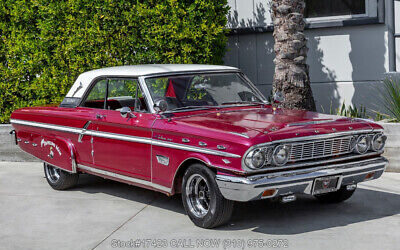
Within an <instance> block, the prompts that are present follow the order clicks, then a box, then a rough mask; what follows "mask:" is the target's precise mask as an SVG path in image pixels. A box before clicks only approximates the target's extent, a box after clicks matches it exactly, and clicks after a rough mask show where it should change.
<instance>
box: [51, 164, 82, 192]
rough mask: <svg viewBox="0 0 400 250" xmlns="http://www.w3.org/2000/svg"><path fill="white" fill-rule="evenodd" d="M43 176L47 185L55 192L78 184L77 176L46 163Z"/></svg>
mask: <svg viewBox="0 0 400 250" xmlns="http://www.w3.org/2000/svg"><path fill="white" fill-rule="evenodd" d="M44 174H45V176H46V180H47V183H49V185H50V187H52V188H53V189H55V190H65V189H69V188H72V187H73V186H75V185H76V184H77V183H78V179H79V174H70V173H68V172H66V171H64V170H61V169H59V168H56V167H54V166H51V165H49V164H47V163H44Z"/></svg>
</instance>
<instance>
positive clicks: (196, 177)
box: [182, 164, 234, 228]
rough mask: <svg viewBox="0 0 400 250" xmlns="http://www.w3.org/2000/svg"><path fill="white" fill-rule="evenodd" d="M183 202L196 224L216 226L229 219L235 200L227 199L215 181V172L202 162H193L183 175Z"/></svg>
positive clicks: (207, 226)
mask: <svg viewBox="0 0 400 250" xmlns="http://www.w3.org/2000/svg"><path fill="white" fill-rule="evenodd" d="M182 202H183V206H184V207H185V210H186V213H187V214H188V216H189V218H190V219H191V220H192V221H193V223H194V224H195V225H196V226H199V227H202V228H214V227H217V226H220V225H223V224H225V223H227V222H228V221H229V219H230V218H231V216H232V212H233V205H234V202H233V201H231V200H227V199H225V198H224V197H223V196H222V194H221V192H220V191H219V188H218V185H217V183H216V181H215V173H214V172H212V171H211V170H210V169H209V168H207V167H206V166H204V165H202V164H193V165H192V166H190V167H189V168H188V169H187V170H186V172H185V175H184V176H183V181H182Z"/></svg>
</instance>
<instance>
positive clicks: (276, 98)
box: [273, 91, 285, 104]
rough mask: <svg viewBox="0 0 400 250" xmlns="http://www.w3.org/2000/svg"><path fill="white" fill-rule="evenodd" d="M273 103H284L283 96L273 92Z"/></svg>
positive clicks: (280, 93) (278, 92)
mask: <svg viewBox="0 0 400 250" xmlns="http://www.w3.org/2000/svg"><path fill="white" fill-rule="evenodd" d="M273 101H274V103H277V104H279V103H282V102H284V101H285V97H284V96H283V93H282V92H280V91H277V92H275V94H274V96H273Z"/></svg>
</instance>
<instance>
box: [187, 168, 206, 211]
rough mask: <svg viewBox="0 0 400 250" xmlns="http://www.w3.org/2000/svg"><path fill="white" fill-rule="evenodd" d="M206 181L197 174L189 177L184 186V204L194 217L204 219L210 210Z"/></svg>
mask: <svg viewBox="0 0 400 250" xmlns="http://www.w3.org/2000/svg"><path fill="white" fill-rule="evenodd" d="M209 190H210V189H209V186H208V183H207V180H206V179H204V178H203V177H202V176H201V175H199V174H194V175H192V176H190V177H189V179H188V181H187V184H186V202H187V204H188V207H189V209H190V211H191V212H192V213H193V214H194V215H195V216H196V217H199V218H201V217H204V216H205V215H206V214H207V213H208V210H209V208H210V191H209Z"/></svg>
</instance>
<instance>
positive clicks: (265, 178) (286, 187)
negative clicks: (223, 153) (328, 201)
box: [216, 156, 388, 201]
mask: <svg viewBox="0 0 400 250" xmlns="http://www.w3.org/2000/svg"><path fill="white" fill-rule="evenodd" d="M387 164H388V161H387V160H386V159H385V158H384V157H381V156H379V157H376V158H373V159H368V160H362V161H357V162H347V163H341V164H332V165H326V166H320V167H314V168H308V169H300V170H292V171H282V172H277V173H269V174H262V175H254V176H248V177H236V176H227V175H221V174H218V175H217V176H216V181H217V184H218V187H219V189H220V191H221V193H222V195H223V196H224V197H225V198H226V199H229V200H234V201H250V200H258V199H262V193H263V192H264V191H265V190H267V189H277V190H278V191H277V192H275V194H274V195H273V196H269V197H266V198H272V197H277V196H281V195H287V194H296V193H305V194H311V192H312V186H313V182H314V179H315V178H318V177H325V176H332V175H340V176H341V178H340V180H339V181H340V182H341V185H342V186H343V185H349V184H357V183H359V182H363V181H368V180H372V179H377V178H379V177H380V176H381V175H382V173H383V171H384V170H385V168H386V166H387ZM371 172H374V173H375V174H374V176H373V178H371V179H365V176H366V175H367V174H368V173H371Z"/></svg>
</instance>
